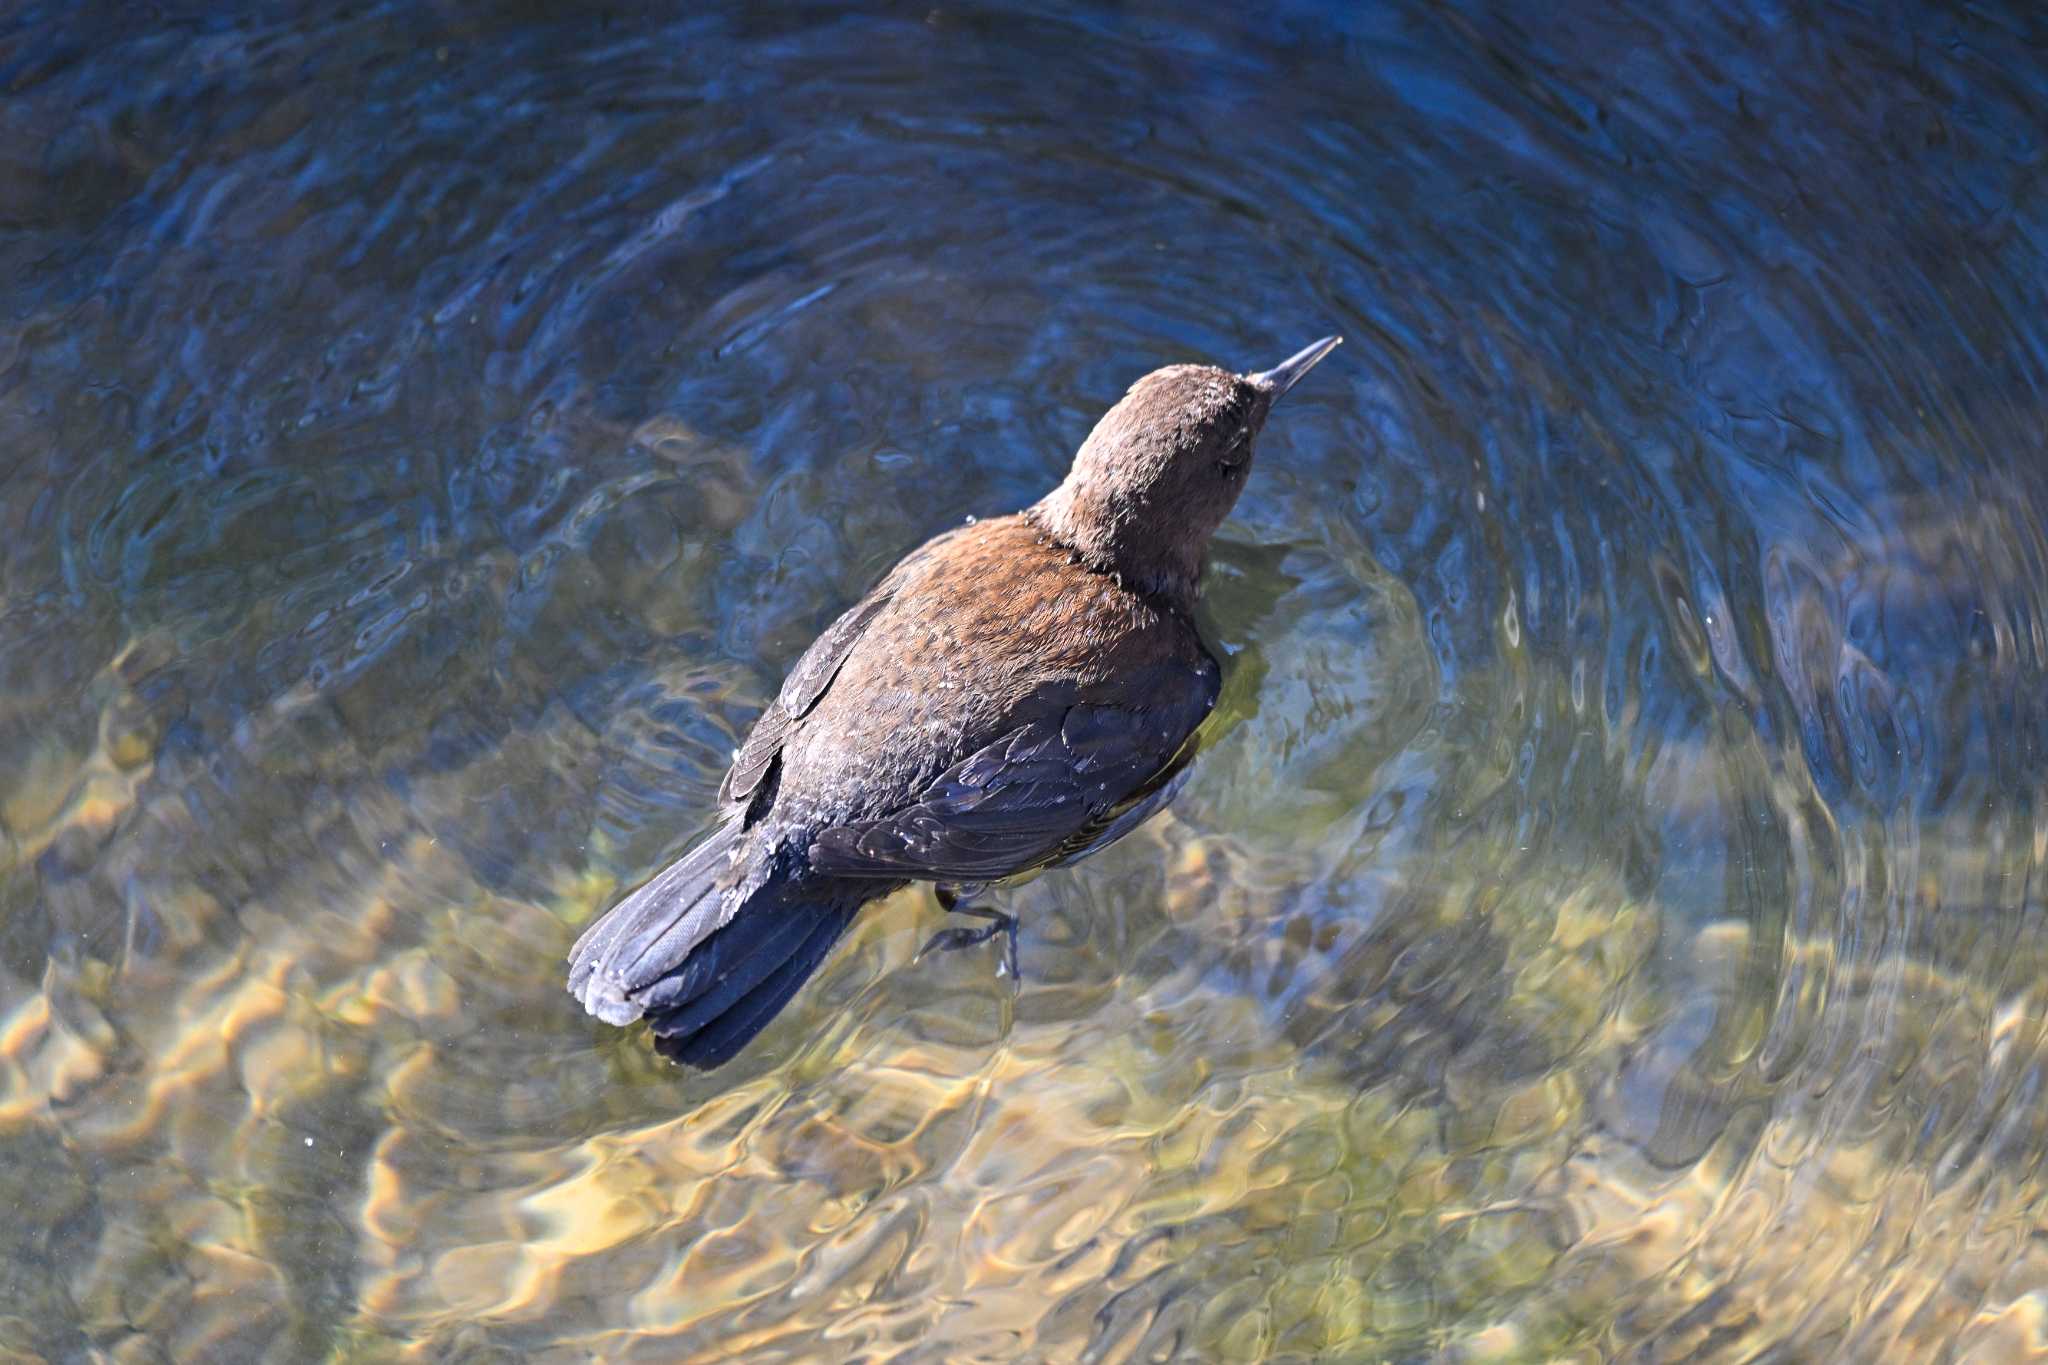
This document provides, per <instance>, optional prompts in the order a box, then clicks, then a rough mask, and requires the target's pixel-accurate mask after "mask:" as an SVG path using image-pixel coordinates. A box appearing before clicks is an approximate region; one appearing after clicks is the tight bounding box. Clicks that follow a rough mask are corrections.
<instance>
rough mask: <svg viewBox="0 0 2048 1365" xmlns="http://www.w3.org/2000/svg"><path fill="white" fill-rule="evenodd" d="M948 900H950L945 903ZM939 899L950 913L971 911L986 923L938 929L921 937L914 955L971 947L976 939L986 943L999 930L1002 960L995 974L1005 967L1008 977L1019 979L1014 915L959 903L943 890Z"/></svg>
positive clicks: (1021, 976) (968, 912) (964, 913)
mask: <svg viewBox="0 0 2048 1365" xmlns="http://www.w3.org/2000/svg"><path fill="white" fill-rule="evenodd" d="M949 900H950V901H951V902H952V903H951V904H946V902H947V901H949ZM940 903H941V904H942V905H946V909H947V910H948V911H949V912H951V913H953V914H956V915H973V916H975V917H976V918H977V919H985V920H987V921H988V923H987V924H985V925H983V926H982V927H981V928H979V929H941V930H939V932H938V933H936V934H933V935H932V936H931V937H930V938H929V939H926V940H925V945H924V947H922V948H920V949H918V950H917V955H918V956H919V957H920V958H922V957H923V956H924V955H925V954H926V953H929V952H933V951H937V952H942V953H948V952H952V951H953V950H954V949H955V948H972V947H973V946H974V945H976V944H978V943H986V942H988V941H989V940H990V939H992V938H994V937H995V936H996V935H997V934H1001V935H1002V936H1003V960H1002V961H1001V962H1000V963H998V964H997V966H996V974H997V975H998V976H1000V975H1002V974H1003V973H1004V972H1006V971H1007V972H1008V973H1009V975H1010V980H1012V981H1016V982H1022V981H1023V979H1024V978H1023V975H1022V973H1021V972H1019V970H1018V968H1017V917H1016V916H1015V915H1011V914H1005V913H1004V912H1003V911H1001V910H988V909H984V908H983V907H981V906H979V905H962V904H960V902H959V898H958V897H957V896H954V897H948V896H946V895H944V894H943V893H942V894H941V896H940Z"/></svg>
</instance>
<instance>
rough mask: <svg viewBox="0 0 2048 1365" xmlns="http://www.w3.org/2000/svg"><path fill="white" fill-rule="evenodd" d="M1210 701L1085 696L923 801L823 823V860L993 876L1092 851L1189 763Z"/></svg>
mask: <svg viewBox="0 0 2048 1365" xmlns="http://www.w3.org/2000/svg"><path fill="white" fill-rule="evenodd" d="M1191 700H1192V699H1191ZM1208 706H1209V697H1208V696H1204V697H1202V698H1201V699H1200V705H1199V706H1198V707H1197V706H1185V705H1182V706H1165V707H1160V708H1157V709H1150V710H1136V709H1128V708H1123V707H1114V706H1095V705H1087V704H1081V705H1076V706H1072V707H1069V708H1067V709H1066V711H1065V712H1064V713H1056V714H1053V715H1051V716H1048V717H1045V718H1042V719H1038V720H1033V721H1030V722H1028V723H1026V724H1024V725H1021V726H1019V727H1018V728H1017V729H1015V730H1012V731H1010V732H1009V733H1008V734H1006V735H1004V736H1003V737H1002V738H1000V739H998V740H996V741H995V742H994V743H992V744H989V745H987V746H985V747H984V748H981V749H978V750H976V751H975V752H974V753H972V754H969V755H968V756H967V757H966V758H964V759H962V760H961V761H960V762H958V763H956V764H954V765H953V767H951V768H949V769H947V770H946V771H945V772H944V773H942V774H940V775H939V777H938V779H937V780H936V781H934V782H933V783H932V785H931V786H930V787H928V788H927V789H926V790H925V792H924V794H923V795H922V796H921V797H920V798H919V799H918V800H917V802H916V803H915V804H913V805H911V806H909V807H907V808H905V809H903V810H900V811H897V812H895V813H893V814H891V815H888V816H884V817H882V818H880V819H877V820H869V821H862V822H859V823H855V824H848V825H837V826H834V827H832V828H830V829H827V830H825V831H823V832H822V833H821V834H820V835H819V836H818V837H817V839H816V840H815V841H814V842H813V843H812V845H811V851H810V862H811V866H812V867H813V868H814V869H815V870H817V871H819V872H823V873H827V874H830V875H835V876H845V877H918V878H927V879H931V880H939V881H957V882H983V881H995V880H997V879H999V878H1002V877H1009V876H1015V875H1017V874H1019V873H1022V872H1027V871H1030V870H1031V869H1033V868H1036V867H1041V866H1044V865H1046V864H1048V863H1053V862H1059V861H1064V860H1067V859H1070V858H1072V857H1076V856H1079V855H1080V854H1082V853H1084V852H1088V851H1092V848H1093V847H1094V846H1099V844H1100V843H1102V842H1106V840H1104V839H1103V838H1102V835H1103V833H1104V832H1105V830H1107V829H1109V828H1110V827H1112V826H1118V828H1117V829H1116V832H1117V833H1119V834H1121V833H1122V832H1123V831H1124V830H1127V829H1128V828H1129V827H1130V825H1131V824H1133V823H1135V821H1128V822H1126V821H1124V820H1123V817H1124V816H1126V815H1128V814H1129V813H1130V812H1131V811H1132V810H1134V809H1136V808H1137V807H1138V806H1139V805H1140V804H1143V803H1144V802H1145V798H1146V797H1147V796H1149V795H1152V794H1154V793H1156V792H1157V791H1158V790H1159V789H1160V787H1161V786H1162V785H1163V784H1164V783H1167V782H1169V781H1171V779H1172V778H1173V777H1175V776H1176V775H1177V774H1178V773H1179V771H1180V769H1181V767H1183V766H1184V765H1185V763H1186V757H1187V749H1186V744H1187V741H1188V738H1189V735H1190V732H1192V731H1193V729H1194V727H1195V725H1196V724H1197V723H1198V722H1199V721H1200V720H1201V718H1202V715H1203V714H1204V713H1205V712H1207V710H1208ZM1152 809H1156V806H1147V808H1146V811H1145V813H1146V814H1149V813H1150V812H1151V810H1152Z"/></svg>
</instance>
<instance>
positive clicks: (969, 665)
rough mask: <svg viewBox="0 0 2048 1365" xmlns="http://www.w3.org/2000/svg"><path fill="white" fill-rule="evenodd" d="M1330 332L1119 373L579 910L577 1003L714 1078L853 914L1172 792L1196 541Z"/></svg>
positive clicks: (822, 645) (1188, 750)
mask: <svg viewBox="0 0 2048 1365" xmlns="http://www.w3.org/2000/svg"><path fill="white" fill-rule="evenodd" d="M1341 340H1342V338H1340V337H1335V336H1330V337H1324V338H1323V339H1322V340H1320V341H1317V342H1315V343H1314V344H1313V345H1310V346H1308V347H1306V348H1304V349H1303V350H1301V351H1299V352H1298V353H1296V354H1295V355H1293V356H1291V357H1289V358H1288V359H1287V360H1285V361H1283V362H1281V363H1280V364H1279V365H1277V366H1275V367H1274V368H1272V369H1270V370H1265V371H1262V372H1259V373H1252V374H1237V373H1233V372H1231V371H1229V370H1226V369H1222V368H1219V367H1217V366H1213V365H1203V364H1176V365H1168V366H1166V367H1165V368H1162V369H1157V370H1153V371H1152V372H1151V373H1149V374H1147V375H1145V376H1144V377H1143V378H1141V379H1139V380H1138V381H1137V382H1136V383H1134V384H1132V385H1131V387H1130V388H1129V390H1128V391H1127V392H1126V393H1125V394H1124V396H1123V398H1122V399H1121V400H1119V401H1118V402H1117V403H1116V404H1115V406H1113V407H1111V408H1110V409H1109V411H1108V412H1107V413H1105V414H1104V415H1103V416H1102V418H1101V419H1100V420H1099V421H1098V422H1097V423H1096V424H1095V427H1094V429H1093V430H1092V431H1091V432H1090V433H1089V435H1088V438H1087V440H1086V441H1085V442H1083V444H1082V445H1081V448H1080V450H1079V451H1078V452H1077V453H1076V454H1075V456H1074V458H1073V463H1072V466H1071V468H1070V469H1069V471H1068V473H1067V475H1066V477H1065V478H1064V479H1063V480H1062V481H1061V482H1060V484H1059V485H1058V486H1057V487H1056V488H1054V489H1053V490H1052V491H1051V492H1050V493H1047V494H1046V495H1045V496H1044V497H1043V498H1041V499H1039V501H1037V502H1036V503H1033V504H1032V505H1031V506H1030V507H1027V508H1025V509H1024V510H1023V511H1021V512H1017V513H1014V514H1011V515H1008V516H1000V517H993V518H988V519H983V520H972V521H969V522H968V523H967V524H964V525H961V526H957V527H955V528H953V529H951V530H948V531H945V532H943V533H941V534H939V535H937V536H934V537H933V538H932V539H931V540H928V541H926V542H925V543H924V544H922V545H920V546H918V547H917V548H916V549H914V550H912V551H911V552H910V553H909V554H907V555H906V556H904V558H903V559H902V560H900V561H899V562H898V563H897V564H896V565H895V567H893V568H891V569H890V570H889V571H888V572H887V573H886V574H885V575H883V577H882V579H881V581H880V582H878V583H877V584H875V586H874V587H873V588H872V589H871V590H870V591H869V592H868V593H867V594H866V595H865V596H863V597H862V598H861V599H860V600H859V601H858V602H856V603H855V604H854V605H853V606H852V607H850V608H849V609H847V611H846V612H845V613H844V614H843V615H841V616H840V617H839V618H838V619H837V620H836V621H834V622H833V623H832V625H831V626H830V627H828V628H827V629H826V630H825V632H824V633H823V634H822V635H820V636H819V637H818V638H817V640H816V641H815V642H814V643H813V644H812V645H811V646H810V648H809V649H807V650H806V651H805V652H804V653H803V655H802V656H801V657H800V658H799V659H798V660H797V663H796V665H795V667H794V668H792V669H791V670H790V672H789V675H788V677H787V678H785V679H784V680H783V683H782V686H781V688H780V690H778V691H777V693H776V695H775V697H774V699H773V700H771V701H770V702H769V703H768V704H767V707H766V708H765V709H764V710H763V711H762V712H761V714H760V716H759V718H758V719H757V720H756V721H755V722H754V725H753V728H752V729H751V731H749V733H748V734H747V736H746V739H745V740H744V742H743V743H742V744H741V745H740V747H739V748H738V749H737V750H736V751H735V753H734V757H733V761H732V766H731V768H730V769H729V770H728V771H727V772H726V774H725V777H724V780H723V781H722V782H721V784H720V786H719V790H718V795H717V798H716V804H715V810H714V821H713V828H712V830H711V832H710V833H709V834H708V835H707V836H706V837H704V838H703V839H702V840H701V841H700V842H699V843H698V844H696V846H695V847H693V848H691V849H690V850H689V851H688V852H686V853H685V854H683V855H682V856H681V857H680V858H678V859H677V860H676V861H675V862H673V863H671V864H670V865H669V866H668V867H666V868H665V869H663V870H662V871H661V872H660V873H658V874H656V875H655V876H654V877H653V878H652V879H650V880H648V881H647V882H646V883H645V884H644V885H642V886H640V887H639V888H638V889H636V890H634V891H633V892H631V893H630V894H628V895H627V896H625V897H624V898H623V899H621V900H620V901H619V902H618V903H617V904H616V905H614V906H612V907H611V909H610V910H608V911H607V912H606V913H605V914H604V915H603V916H602V917H600V918H599V919H598V920H597V921H596V922H594V923H593V924H592V925H591V926H590V927H589V929H588V930H586V931H585V932H584V933H583V935H582V936H581V937H580V938H579V939H578V940H577V941H576V944H575V946H574V947H573V948H572V949H571V951H570V954H569V973H568V987H569V991H570V992H571V994H573V995H574V996H576V997H577V999H579V1000H580V1001H581V1002H582V1004H583V1006H584V1008H585V1009H586V1010H588V1011H589V1013H590V1014H592V1015H594V1016H596V1017H597V1018H598V1019H600V1020H602V1021H604V1022H605V1023H607V1024H612V1025H628V1024H632V1023H634V1022H635V1021H637V1020H641V1019H645V1020H646V1021H647V1023H648V1024H649V1026H650V1028H651V1031H652V1033H653V1035H654V1044H655V1047H656V1050H657V1051H659V1052H661V1053H662V1054H663V1055H665V1056H667V1057H669V1058H670V1059H672V1060H674V1061H676V1062H679V1063H682V1064H685V1065H687V1066H691V1067H695V1068H700V1069H709V1068H713V1067H717V1066H720V1065H723V1064H724V1063H725V1062H727V1061H729V1060H730V1059H731V1058H732V1057H734V1056H735V1055H737V1054H738V1053H739V1052H740V1050H742V1049H743V1048H745V1047H746V1045H747V1044H748V1043H749V1042H751V1041H752V1040H753V1039H754V1037H755V1036H756V1035H758V1034H759V1033H760V1031H761V1030H762V1029H763V1028H765V1027H766V1026H767V1025H768V1023H769V1022H770V1021H772V1020H773V1019H774V1018H775V1016H776V1015H777V1014H778V1013H780V1012H781V1010H782V1008H783V1007H784V1006H785V1005H786V1004H787V1003H788V1002H789V1000H790V999H791V997H792V996H794V995H795V994H796V992H797V991H798V990H799V989H800V988H801V987H802V985H803V983H804V982H805V981H806V980H807V979H808V978H809V977H810V975H811V973H812V972H813V971H815V970H816V969H817V967H818V966H819V964H820V963H821V962H823V961H824V959H825V958H826V957H827V956H828V955H829V954H830V953H831V951H832V948H833V946H834V945H835V944H836V943H837V942H838V940H839V938H840V936H841V935H842V934H843V933H844V932H845V931H846V928H847V926H848V925H849V924H851V923H852V922H853V920H854V918H855V916H856V915H857V914H858V913H859V911H860V910H861V908H862V907H863V906H864V905H866V904H867V903H868V902H870V901H873V900H877V899H879V898H881V897H883V896H886V895H888V894H890V893H891V892H894V891H896V890H897V889H899V888H901V887H903V886H904V885H906V884H908V883H910V882H929V883H932V884H933V885H934V886H935V887H936V888H937V891H938V895H939V899H940V902H941V904H942V905H944V906H945V907H946V908H947V909H948V910H949V911H959V912H962V913H966V914H969V915H974V916H979V917H981V918H982V919H984V920H986V921H987V923H986V925H985V926H984V927H983V928H981V929H978V930H965V929H960V930H950V931H947V932H944V933H941V934H939V935H936V936H935V937H934V939H933V940H932V944H930V945H927V946H928V947H929V946H934V945H936V946H939V947H961V946H965V945H967V944H969V943H974V942H983V941H986V940H987V938H988V937H990V936H992V935H993V934H994V933H996V932H998V931H1001V932H1003V933H1004V934H1005V936H1006V944H1005V948H1006V953H1005V957H1004V959H1003V969H1006V970H1008V971H1009V972H1010V974H1011V976H1012V978H1013V979H1015V975H1016V965H1017V964H1016V928H1017V926H1016V920H1015V918H1014V917H1013V916H1010V915H1009V914H1007V913H1005V912H1002V911H999V910H994V909H990V908H987V907H984V906H980V905H976V904H974V903H972V900H971V897H972V896H973V895H975V894H977V893H978V892H980V891H981V890H983V889H984V888H986V887H988V886H989V885H991V884H995V883H1002V882H1006V881H1009V880H1012V879H1015V878H1019V877H1022V876H1024V875H1026V874H1029V873H1033V872H1036V871H1038V870H1041V869H1045V868H1051V867H1058V866H1063V865H1067V864H1071V863H1073V862H1076V861H1078V860H1079V859H1081V858H1084V857H1086V856H1088V855H1089V854H1092V853H1094V852H1096V851H1097V850H1099V849H1101V848H1103V847H1105V846H1106V845H1108V844H1110V843H1113V842H1115V841H1116V840H1117V839H1119V838H1121V837H1123V836H1124V835H1125V834H1127V833H1129V832H1130V831H1131V830H1132V829H1134V828H1136V827H1137V826H1138V825H1139V824H1141V823H1142V822H1143V821H1145V820H1146V819H1147V818H1149V817H1150V816H1152V815H1153V814H1155V813H1156V812H1157V811H1159V810H1160V809H1161V808H1163V807H1164V806H1165V805H1166V804H1167V803H1168V802H1170V801H1171V800H1172V799H1173V798H1174V796H1175V795H1176V794H1177V792H1178V791H1179V790H1180V787H1181V785H1182V784H1183V783H1184V782H1185V780H1186V779H1187V777H1188V775H1189V772H1190V769H1189V766H1188V764H1189V762H1190V760H1191V759H1192V757H1193V754H1194V748H1195V745H1194V739H1195V733H1196V729H1197V727H1198V726H1199V725H1200V724H1201V722H1202V720H1203V718H1204V717H1205V716H1207V715H1208V713H1209V711H1210V709H1211V708H1212V707H1213V706H1214V705H1215V703H1216V696H1217V692H1218V689H1219V687H1220V683H1221V676H1222V674H1221V669H1220V666H1219V665H1218V663H1217V660H1216V657H1215V655H1214V654H1213V653H1211V651H1210V650H1209V648H1208V646H1207V645H1206V644H1205V643H1204V642H1203V640H1202V636H1201V634H1200V632H1199V631H1198V630H1197V629H1196V626H1195V621H1194V616H1193V612H1194V608H1195V604H1196V602H1197V599H1198V595H1199V593H1200V588H1201V578H1202V571H1203V566H1204V563H1205V561H1206V558H1207V554H1208V549H1209V543H1210V540H1211V538H1212V537H1213V536H1214V535H1215V533H1216V531H1217V528H1218V527H1220V526H1221V525H1222V523H1223V521H1224V518H1225V517H1227V516H1228V515H1229V514H1230V511H1231V508H1232V507H1233V506H1234V505H1235V504H1236V502H1237V499H1238V495H1239V493H1241V492H1242V491H1243V489H1244V487H1245V483H1246V480H1247V479H1248V477H1249V476H1250V473H1251V468H1252V449H1253V443H1254V440H1255V438H1256V437H1257V436H1258V434H1259V432H1260V430H1261V429H1262V428H1263V427H1264V425H1265V422H1266V418H1267V416H1268V414H1269V413H1270V412H1271V411H1272V409H1273V405H1274V404H1275V403H1276V402H1277V401H1278V400H1279V399H1280V397H1281V396H1282V395H1283V394H1285V393H1286V392H1287V391H1288V390H1289V389H1291V388H1293V387H1294V386H1295V385H1296V384H1297V383H1298V382H1300V380H1301V378H1302V376H1304V375H1305V374H1307V373H1308V372H1309V370H1310V369H1312V368H1313V367H1314V366H1315V365H1316V364H1317V363H1318V362H1319V361H1321V360H1322V359H1323V358H1324V357H1325V356H1327V355H1328V354H1329V353H1330V352H1331V350H1333V349H1334V348H1335V347H1336V346H1337V344H1338V343H1339V341H1341Z"/></svg>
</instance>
